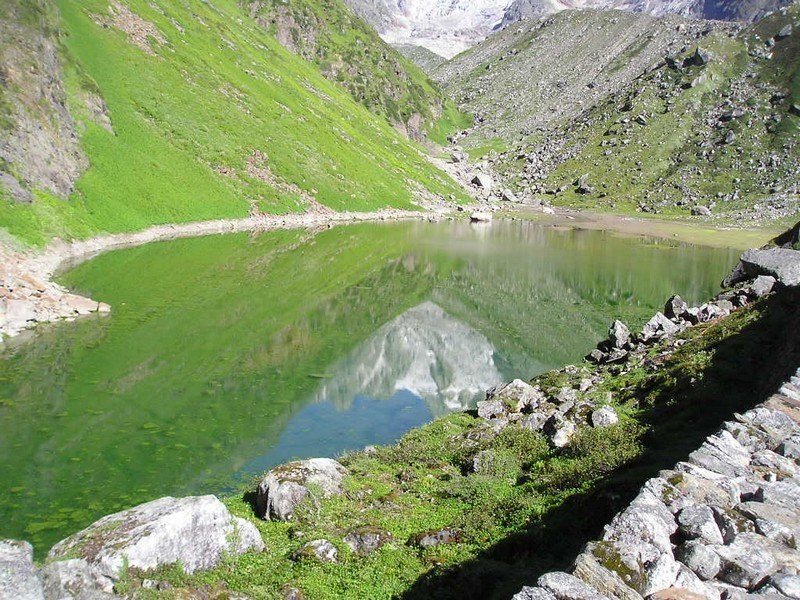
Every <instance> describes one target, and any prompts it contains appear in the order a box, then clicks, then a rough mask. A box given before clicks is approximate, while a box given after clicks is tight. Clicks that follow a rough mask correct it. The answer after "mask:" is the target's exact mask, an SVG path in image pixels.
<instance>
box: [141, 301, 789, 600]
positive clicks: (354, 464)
mask: <svg viewBox="0 0 800 600" xmlns="http://www.w3.org/2000/svg"><path fill="white" fill-rule="evenodd" d="M797 296H798V293H797V292H796V291H792V290H786V291H785V292H783V293H781V294H779V295H777V296H772V297H770V298H768V299H766V300H762V301H759V302H758V303H756V304H755V305H753V306H752V307H750V308H747V309H743V310H741V311H739V312H737V313H735V314H734V315H733V316H731V317H730V318H728V319H725V320H721V321H718V322H715V323H709V324H705V325H700V326H697V327H695V328H692V329H690V330H688V331H687V332H686V333H684V334H683V336H682V337H683V338H684V339H685V340H686V342H685V344H684V345H683V346H680V347H679V348H677V349H675V347H674V346H671V345H667V344H661V345H658V346H655V347H653V348H652V349H651V350H650V351H648V352H647V353H645V354H644V355H642V356H640V357H638V358H636V359H634V361H633V362H632V363H630V364H629V365H627V366H625V367H624V368H621V367H619V366H611V367H603V368H600V369H599V370H598V371H597V374H598V375H600V382H599V383H598V384H597V385H596V386H595V388H594V389H592V390H590V391H589V392H588V393H587V395H586V396H587V398H589V399H593V400H594V401H595V402H596V404H598V405H599V404H603V403H605V402H607V401H608V398H609V397H610V398H611V399H612V403H613V404H614V405H615V406H616V407H617V410H618V412H619V413H620V416H621V421H620V424H619V425H617V426H614V427H611V428H607V429H583V430H581V431H580V432H579V433H578V434H577V435H576V437H575V438H573V441H572V442H571V444H570V445H569V446H567V447H566V448H564V449H563V450H557V449H553V448H551V447H550V446H548V444H547V443H546V441H545V440H544V439H543V438H542V437H541V436H539V435H538V434H535V433H532V432H530V431H529V430H525V429H523V428H521V427H518V426H514V425H512V426H509V427H508V428H506V429H504V430H503V431H502V432H501V433H499V434H498V433H497V432H495V431H493V430H492V428H491V427H489V426H487V424H486V423H484V422H483V421H482V420H481V419H479V418H478V417H477V416H475V415H473V414H468V413H461V414H454V415H450V416H448V417H445V418H442V419H439V420H437V421H435V422H433V423H431V424H430V425H427V426H425V427H423V428H421V429H418V430H415V431H412V432H410V433H409V434H407V435H406V436H405V437H403V438H402V439H401V440H400V441H399V442H398V443H397V444H396V445H393V446H387V447H379V448H377V449H375V450H374V451H371V452H357V453H352V454H348V455H346V456H344V457H341V459H340V460H341V462H342V463H343V464H345V465H346V466H347V467H348V469H349V470H350V476H349V477H348V478H347V479H346V490H347V491H346V493H345V495H344V496H340V497H336V498H331V499H329V500H318V501H317V502H315V503H313V504H311V503H308V504H305V505H303V506H302V507H301V508H300V509H299V510H298V512H297V513H296V514H295V519H294V520H293V521H292V522H291V523H274V522H264V521H259V520H258V519H256V518H255V517H254V515H253V512H252V508H251V506H250V504H249V500H248V498H249V496H248V495H244V496H241V497H233V498H230V499H229V500H228V505H229V507H230V508H231V510H232V511H233V512H234V513H236V514H237V515H239V516H242V517H244V518H247V519H250V520H252V521H253V522H254V523H256V525H257V527H258V528H259V530H260V531H261V533H262V535H263V536H264V539H265V541H266V544H267V550H266V551H265V552H264V553H263V554H247V555H245V556H242V557H239V558H233V559H230V561H228V562H226V563H225V564H224V565H223V566H221V567H219V568H217V569H215V570H213V571H211V572H208V573H203V574H198V575H195V576H193V577H187V576H185V575H183V574H182V573H179V572H176V571H175V570H174V569H173V570H169V569H166V570H163V571H161V572H160V573H158V574H156V575H147V577H155V578H157V579H161V578H163V579H164V580H167V581H170V582H171V583H172V584H173V585H175V586H176V587H177V588H179V590H178V591H175V592H173V593H166V594H164V595H162V596H158V597H167V598H169V597H179V595H180V594H181V593H184V592H185V591H187V590H199V589H201V590H208V589H213V588H214V586H217V589H229V590H232V591H236V592H241V593H245V594H247V595H248V596H250V597H253V598H279V597H281V593H282V590H284V589H286V588H289V587H294V588H297V589H300V590H302V592H303V593H304V595H305V597H306V598H309V599H316V598H364V599H367V598H390V597H402V598H409V599H413V598H500V597H508V596H509V595H510V594H512V593H514V592H515V591H518V590H519V589H520V587H522V585H524V584H530V582H531V581H535V579H536V577H537V576H538V574H539V573H541V572H543V571H545V570H550V569H563V568H566V567H568V565H569V564H570V562H571V561H572V559H573V558H574V556H575V554H576V553H577V552H578V551H579V549H580V547H581V546H582V545H583V544H584V543H585V542H586V541H588V540H589V539H592V537H593V536H597V535H598V534H599V532H600V529H601V527H602V525H603V524H604V523H606V522H607V521H608V520H609V519H610V517H611V516H612V515H613V514H614V513H615V512H616V511H618V510H619V509H620V508H621V507H622V506H624V505H625V503H627V502H628V501H629V500H630V498H631V497H632V496H633V495H635V493H636V492H637V491H638V489H639V487H640V486H641V484H642V483H643V482H644V481H645V480H646V479H647V478H649V477H651V476H654V475H656V474H657V473H658V471H659V470H660V469H664V468H669V467H671V466H672V465H673V464H674V463H675V462H677V461H678V460H682V459H684V458H685V457H686V455H688V453H689V452H690V451H691V450H693V449H695V448H696V447H698V446H699V445H700V443H701V442H702V440H703V439H704V438H705V436H707V435H709V434H710V433H713V432H714V431H715V430H716V428H717V427H718V426H719V424H720V423H721V421H722V420H724V419H726V418H729V417H730V416H731V415H732V414H733V412H735V411H743V410H746V409H747V408H750V407H751V406H753V405H754V404H755V403H757V402H758V401H760V400H763V399H765V398H766V397H768V396H769V395H770V394H771V393H773V392H774V390H775V389H776V388H777V385H778V384H779V382H781V381H783V380H785V378H786V377H788V375H789V374H790V373H792V372H793V371H794V369H795V367H796V364H797V361H798V360H800V345H798V342H797V340H796V339H795V337H796V336H794V335H793V332H794V331H795V330H796V329H795V328H796V327H797V326H798V325H800V322H798V319H800V317H798V315H797V311H795V310H794V308H793V307H794V306H795V305H796V302H797V301H798V298H797ZM743 360H747V361H751V360H752V361H755V364H754V368H753V369H752V370H748V372H747V373H746V374H744V373H742V370H741V368H740V365H741V364H742V361H743ZM753 373H756V376H755V377H753ZM581 377H585V372H584V373H581V372H580V371H577V372H575V371H569V372H568V371H565V370H562V371H559V372H556V373H549V374H545V375H543V376H541V377H539V378H537V379H536V380H534V383H537V384H540V385H542V386H544V387H546V388H550V387H553V386H556V387H557V386H560V385H573V384H574V383H575V382H576V381H577V380H578V379H580V378H581ZM700 407H702V410H701V409H700ZM476 457H478V458H479V459H480V460H481V463H480V464H481V466H480V467H478V468H475V466H474V464H475V463H474V460H475V458H476ZM249 489H252V487H250V488H249ZM364 525H369V526H373V527H377V528H380V529H383V530H386V531H388V532H390V533H391V534H392V536H393V541H392V542H390V543H388V544H386V545H385V546H383V547H382V548H381V549H380V550H378V551H377V552H375V553H374V554H372V555H370V556H368V557H365V558H361V557H358V556H356V555H354V554H353V553H352V552H351V551H350V550H349V548H348V547H347V545H346V544H345V543H344V541H343V537H344V535H345V534H346V533H347V531H349V530H350V529H351V528H354V527H358V526H364ZM442 528H451V529H454V530H456V531H458V541H457V542H456V543H452V544H447V545H441V546H435V547H432V548H428V549H420V548H418V547H416V546H415V545H414V544H413V543H411V542H410V541H409V540H411V539H413V538H414V536H415V534H418V533H422V532H426V531H430V530H440V529H442ZM317 538H325V539H328V540H330V541H331V542H333V543H334V545H336V547H337V548H338V550H339V556H340V562H339V563H338V564H331V565H320V564H318V563H316V562H315V561H313V560H303V561H299V562H294V561H292V560H291V559H290V556H291V554H292V553H293V552H294V551H296V550H297V549H299V548H300V547H301V546H302V545H303V544H304V543H305V541H307V540H311V539H317ZM181 590H182V591H181ZM170 594H173V595H170ZM175 594H177V595H175ZM142 597H145V598H147V597H156V596H155V595H152V596H151V595H148V594H143V595H142Z"/></svg>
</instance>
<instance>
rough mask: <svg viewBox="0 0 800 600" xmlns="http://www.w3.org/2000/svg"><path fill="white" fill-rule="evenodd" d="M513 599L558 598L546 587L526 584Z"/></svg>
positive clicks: (536, 599)
mask: <svg viewBox="0 0 800 600" xmlns="http://www.w3.org/2000/svg"><path fill="white" fill-rule="evenodd" d="M511 600H556V597H555V596H553V594H551V593H550V592H549V591H547V590H546V589H544V588H541V587H529V586H525V587H524V588H522V589H521V590H520V591H519V592H517V593H516V594H514V595H513V596H512V597H511Z"/></svg>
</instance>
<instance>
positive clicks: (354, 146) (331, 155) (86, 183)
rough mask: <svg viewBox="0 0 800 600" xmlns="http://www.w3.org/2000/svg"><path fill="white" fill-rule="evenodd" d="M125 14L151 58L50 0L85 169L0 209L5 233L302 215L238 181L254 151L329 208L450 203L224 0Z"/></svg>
mask: <svg viewBox="0 0 800 600" xmlns="http://www.w3.org/2000/svg"><path fill="white" fill-rule="evenodd" d="M127 5H128V6H129V8H130V9H131V10H132V11H134V12H135V13H136V14H138V15H139V16H140V17H141V18H143V19H145V20H147V21H149V22H151V23H153V24H154V25H155V26H156V27H157V28H158V29H159V30H160V31H161V33H162V34H163V35H164V37H165V38H166V39H167V44H165V45H163V46H162V45H159V44H158V43H156V42H152V49H153V51H154V52H155V53H156V55H155V56H151V55H148V54H147V53H145V52H144V51H142V50H141V49H140V48H138V47H136V46H135V45H133V44H132V43H131V42H130V41H129V40H128V38H127V36H126V34H124V33H123V32H122V31H120V30H118V29H116V28H114V27H108V28H102V27H100V26H99V25H98V24H97V23H96V22H95V19H93V15H105V14H107V10H108V5H107V3H106V2H103V1H100V0H92V1H89V2H80V3H78V2H74V1H73V0H61V1H60V2H59V8H60V13H61V20H60V31H61V33H60V40H61V43H62V55H63V68H64V73H65V80H66V85H67V89H68V94H69V106H70V109H71V111H72V113H73V114H74V115H76V117H77V118H78V119H79V121H80V123H79V130H82V131H83V133H82V138H81V142H82V146H83V149H84V151H85V152H86V154H87V156H88V158H89V161H90V163H91V167H90V169H89V170H88V171H87V172H86V173H85V174H84V175H83V176H82V177H81V178H80V180H79V181H78V183H77V189H76V191H75V193H74V194H73V195H72V196H71V197H70V199H69V200H68V201H63V200H58V199H55V198H48V197H46V196H43V195H41V194H40V195H39V197H38V198H37V202H35V203H34V204H33V205H32V206H19V205H15V204H13V203H12V202H11V201H9V200H0V226H2V227H4V228H5V229H7V230H8V231H9V232H10V233H11V234H12V235H15V236H17V237H18V238H20V239H22V240H24V241H26V242H28V243H31V244H35V245H41V244H43V243H45V242H46V241H48V240H49V238H50V237H52V236H54V235H58V236H62V237H85V236H87V235H90V234H93V233H100V232H117V231H129V230H136V229H141V228H143V227H147V226H148V225H152V224H156V223H165V222H185V221H194V220H204V219H215V218H222V217H242V216H246V215H247V214H248V213H249V212H250V211H251V210H262V211H268V212H271V213H286V212H295V211H302V210H304V209H305V208H306V204H307V203H306V201H305V199H304V197H302V196H301V195H299V194H297V193H293V192H291V191H288V192H287V191H285V190H286V189H287V188H286V186H283V188H281V187H280V186H278V189H275V188H274V187H273V186H271V185H269V184H268V183H265V182H264V181H261V180H259V179H258V178H256V177H254V176H253V175H251V174H248V170H247V160H248V158H249V157H250V156H251V155H252V154H253V152H254V151H256V150H257V151H260V152H262V153H264V154H266V155H267V157H268V165H269V168H270V170H271V171H272V173H273V174H274V175H276V176H277V177H278V178H279V180H281V181H283V182H285V183H287V184H293V185H295V186H297V188H299V189H300V190H302V191H303V192H305V193H307V194H310V195H312V196H313V197H314V198H315V199H316V200H317V201H318V202H320V203H322V204H324V205H327V206H329V207H331V208H334V209H336V210H344V209H349V210H372V209H376V208H381V207H385V206H395V207H398V208H411V207H412V200H413V196H412V193H411V191H410V190H411V186H410V184H409V181H417V182H419V183H420V184H422V185H423V186H424V187H426V188H427V189H429V190H430V191H432V192H433V193H436V194H439V195H449V194H451V193H452V194H456V195H457V196H459V197H460V195H461V192H460V191H458V190H457V189H456V187H455V185H454V184H453V183H452V182H451V181H449V180H448V179H447V178H446V176H444V175H443V174H441V173H440V172H438V171H436V170H435V169H434V168H433V167H431V166H430V165H429V164H428V163H427V162H426V161H425V160H424V159H423V158H422V156H421V155H420V153H419V150H418V149H417V148H416V147H414V146H413V145H412V144H411V143H410V142H409V141H408V140H407V139H406V138H404V137H402V136H401V135H400V134H398V133H397V132H396V131H395V130H394V129H393V128H392V127H391V126H390V125H389V123H388V122H387V121H386V120H385V119H383V118H381V117H380V116H376V115H374V114H372V113H370V112H368V111H367V110H366V109H365V108H364V107H363V106H361V105H359V104H357V103H356V102H354V101H353V100H352V99H351V98H350V96H349V95H348V94H347V93H346V92H344V91H343V90H341V89H340V88H339V87H338V86H337V85H335V84H334V83H331V82H329V81H327V80H326V79H325V78H324V77H322V76H321V74H320V72H319V70H318V68H317V67H316V66H315V65H313V64H311V63H309V62H307V61H305V60H303V59H302V58H300V57H297V56H294V55H293V54H291V53H290V52H288V51H287V50H286V49H284V48H283V47H281V46H280V44H278V43H277V41H276V40H275V39H274V38H273V36H272V35H271V34H270V33H269V32H267V31H264V30H263V29H261V28H260V27H259V26H258V25H257V24H256V22H255V21H254V20H251V19H250V18H249V16H248V15H247V14H245V13H244V12H242V10H241V9H240V8H239V6H238V5H237V3H236V2H234V1H233V0H221V1H219V2H216V3H215V7H216V9H214V8H212V7H211V6H210V5H206V4H203V5H199V6H192V8H191V10H190V9H189V8H187V7H183V6H176V5H174V4H173V3H167V2H164V1H162V2H158V3H148V2H145V1H144V0H135V1H130V2H128V3H127ZM173 20H174V21H175V22H176V23H178V24H179V25H180V26H181V27H182V29H183V30H184V33H181V32H180V31H179V30H178V29H177V28H176V26H175V25H174V24H173ZM88 93H93V94H98V93H99V95H100V96H101V97H102V98H103V99H104V100H105V102H106V104H107V106H108V112H109V115H110V118H111V121H112V124H113V128H114V133H113V134H112V133H110V132H108V131H106V130H105V129H103V128H102V127H100V126H99V125H97V124H95V123H93V122H92V121H91V120H90V118H89V116H88V114H87V113H88V111H87V110H86V108H85V98H86V95H87V94H88ZM221 168H225V169H229V170H230V171H231V173H232V175H233V176H224V175H222V174H220V173H219V172H218V171H219V170H220V169H221Z"/></svg>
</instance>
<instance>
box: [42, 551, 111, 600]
mask: <svg viewBox="0 0 800 600" xmlns="http://www.w3.org/2000/svg"><path fill="white" fill-rule="evenodd" d="M41 574H42V580H43V581H44V591H45V597H46V598H57V599H59V600H61V599H62V598H63V599H66V598H70V599H71V598H75V599H77V600H112V599H113V598H114V597H115V596H114V595H113V594H114V582H113V581H112V580H111V579H109V578H108V577H105V576H104V575H103V574H102V573H100V570H99V569H97V568H95V567H93V566H92V565H90V564H89V563H88V562H86V561H85V560H82V559H80V558H74V559H71V560H60V561H56V562H51V563H48V564H46V565H45V566H44V567H42V570H41Z"/></svg>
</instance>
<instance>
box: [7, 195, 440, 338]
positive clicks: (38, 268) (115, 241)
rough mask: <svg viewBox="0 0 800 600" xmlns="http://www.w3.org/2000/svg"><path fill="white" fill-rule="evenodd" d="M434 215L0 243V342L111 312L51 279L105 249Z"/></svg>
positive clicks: (314, 217) (219, 224) (329, 215)
mask: <svg viewBox="0 0 800 600" xmlns="http://www.w3.org/2000/svg"><path fill="white" fill-rule="evenodd" d="M433 214H435V213H431V212H429V211H426V212H422V211H403V210H397V209H384V210H380V211H376V212H370V213H357V212H340V213H337V212H329V211H317V212H310V213H292V214H287V215H260V216H254V217H248V218H245V219H223V220H218V221H204V222H197V223H184V224H173V225H157V226H155V227H150V228H149V229H145V230H143V231H138V232H135V233H118V234H113V235H104V236H99V237H95V238H91V239H88V240H81V241H76V242H72V243H65V242H61V241H58V240H56V241H54V242H53V243H51V244H50V245H49V246H47V248H45V249H44V251H42V252H38V253H35V252H32V251H29V252H20V251H14V250H12V249H10V248H8V247H5V246H3V245H2V244H0V342H2V339H3V337H4V336H8V337H13V336H15V335H18V334H19V333H20V332H22V331H24V330H25V329H28V328H30V327H33V326H35V325H36V324H37V323H47V322H54V321H59V320H61V319H74V318H76V317H78V316H81V315H88V314H92V313H108V312H110V311H111V307H110V306H108V305H107V304H104V303H102V302H96V301H94V300H91V299H89V298H84V297H82V296H78V295H76V294H71V293H70V292H69V291H67V290H66V289H65V288H63V287H62V286H60V285H58V284H57V283H54V282H53V281H52V278H53V276H54V275H55V274H57V273H58V272H59V271H61V270H63V269H65V268H67V267H70V266H75V265H76V264H78V263H80V262H83V261H85V260H88V259H90V258H92V257H94V256H97V255H98V254H101V253H103V252H107V251H109V250H115V249H119V248H126V247H130V246H140V245H143V244H149V243H151V242H157V241H164V240H172V239H177V238H184V237H197V236H203V235H215V234H223V233H240V232H245V231H268V230H271V229H298V228H314V227H323V226H327V225H332V224H334V223H348V222H361V221H392V220H398V219H415V218H427V217H431V216H432V215H433Z"/></svg>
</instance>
